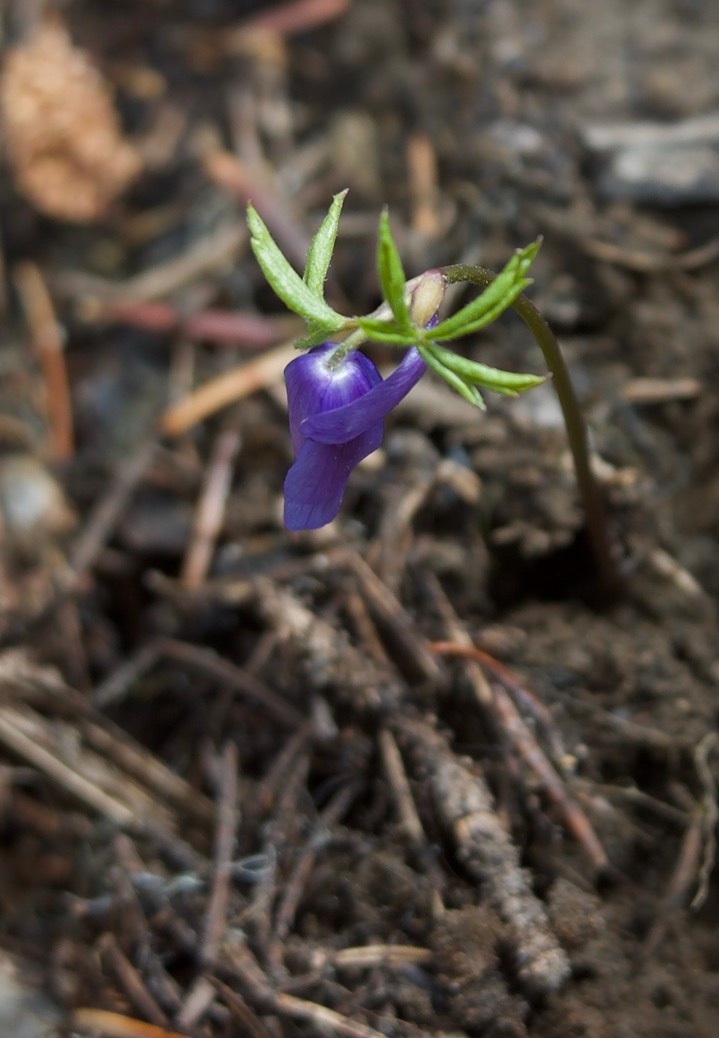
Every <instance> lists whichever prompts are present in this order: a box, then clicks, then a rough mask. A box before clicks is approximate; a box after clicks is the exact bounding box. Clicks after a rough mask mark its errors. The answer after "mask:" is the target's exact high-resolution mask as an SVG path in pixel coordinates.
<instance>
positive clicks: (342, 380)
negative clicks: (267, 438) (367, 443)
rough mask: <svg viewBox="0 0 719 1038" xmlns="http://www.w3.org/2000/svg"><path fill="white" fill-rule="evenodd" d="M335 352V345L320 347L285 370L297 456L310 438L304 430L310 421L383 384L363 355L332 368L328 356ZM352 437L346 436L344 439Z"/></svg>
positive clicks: (293, 442)
mask: <svg viewBox="0 0 719 1038" xmlns="http://www.w3.org/2000/svg"><path fill="white" fill-rule="evenodd" d="M335 349H336V345H335V344H333V343H326V344H324V345H323V346H316V347H315V348H314V349H312V350H310V351H309V353H305V354H303V355H302V356H300V357H297V358H296V359H295V360H293V361H291V362H290V363H289V364H288V365H287V367H286V368H285V385H286V387H287V407H288V412H289V420H290V435H291V437H292V446H293V447H294V449H295V453H297V452H298V451H299V450H300V448H301V447H302V444H303V443H304V441H305V438H306V437H305V434H304V430H303V429H302V428H301V426H302V422H303V421H304V420H305V419H306V418H308V417H311V416H312V415H316V414H321V413H322V412H323V411H330V410H334V409H336V408H340V407H342V406H343V405H345V404H348V403H350V402H351V401H353V400H356V399H358V397H363V396H364V395H366V394H367V392H368V391H369V390H370V389H372V387H373V386H375V385H377V384H378V383H379V382H381V381H382V379H381V376H380V374H379V372H378V371H377V368H376V367H375V366H374V364H373V363H372V361H371V360H370V359H369V357H365V355H364V354H363V353H352V354H350V355H349V356H348V357H346V358H345V359H344V360H343V361H342V363H341V364H340V366H339V367H337V368H330V367H328V365H327V358H328V355H329V354H331V353H333V352H334V350H335ZM353 435H356V434H353ZM351 438H352V436H345V437H344V438H343V440H347V439H351Z"/></svg>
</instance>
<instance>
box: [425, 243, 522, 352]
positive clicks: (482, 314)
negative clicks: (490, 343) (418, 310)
mask: <svg viewBox="0 0 719 1038" xmlns="http://www.w3.org/2000/svg"><path fill="white" fill-rule="evenodd" d="M541 244H542V239H541V238H538V239H537V240H536V241H534V242H532V243H531V245H527V246H526V248H524V249H517V251H516V252H515V253H514V255H513V256H512V258H511V259H510V261H509V263H507V265H506V266H505V268H504V269H503V270H502V271H501V272H500V273H499V274H498V275H497V276H496V278H495V279H494V281H493V282H492V283H491V284H490V285H488V286H487V288H485V290H484V292H482V294H481V295H480V296H478V297H477V298H476V299H473V300H472V302H471V303H467V305H466V306H463V307H462V309H461V310H458V311H457V313H456V314H452V316H451V317H448V318H446V320H444V321H440V323H439V324H438V325H436V326H435V327H434V328H431V329H429V330H428V332H427V338H429V339H457V338H459V337H460V336H462V335H470V334H471V333H472V332H476V331H479V329H480V328H484V327H485V326H486V325H488V324H491V323H492V321H496V319H497V318H498V317H499V316H500V315H501V314H502V313H504V311H505V310H506V309H507V308H508V307H510V306H511V305H512V303H513V302H514V300H515V299H516V298H517V296H518V295H520V293H521V292H523V291H524V289H525V288H526V287H527V285H531V283H532V281H531V278H527V277H525V274H526V272H527V271H528V270H529V267H530V265H531V264H532V261H533V260H534V258H535V257H536V255H537V253H538V252H539V249H540V246H541Z"/></svg>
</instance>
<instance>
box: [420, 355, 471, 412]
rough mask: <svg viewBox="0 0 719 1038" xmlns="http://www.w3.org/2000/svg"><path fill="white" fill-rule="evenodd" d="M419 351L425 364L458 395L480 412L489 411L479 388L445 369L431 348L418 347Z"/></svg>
mask: <svg viewBox="0 0 719 1038" xmlns="http://www.w3.org/2000/svg"><path fill="white" fill-rule="evenodd" d="M417 350H418V351H419V355H420V357H421V358H422V360H423V361H424V362H425V364H426V365H427V366H428V367H430V368H431V369H432V370H433V371H434V372H436V374H437V375H439V377H440V378H443V379H444V381H445V382H446V383H447V384H448V385H449V386H451V388H452V389H454V391H455V392H456V393H459V395H460V396H462V397H464V399H465V400H466V401H467V403H468V404H471V405H472V407H477V408H479V410H480V411H486V410H487V405H486V404H485V402H484V400H482V397H481V395H480V393H479V390H478V389H477V387H476V386H473V385H472V384H471V383H470V382H466V381H465V380H464V379H463V378H462V377H461V376H460V375H457V374H456V373H455V372H454V371H451V370H450V369H449V368H448V367H445V365H444V364H443V363H442V361H441V360H439V358H438V357H436V356H435V355H434V353H433V352H432V349H431V347H430V348H427V347H425V346H418V347H417Z"/></svg>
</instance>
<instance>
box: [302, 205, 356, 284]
mask: <svg viewBox="0 0 719 1038" xmlns="http://www.w3.org/2000/svg"><path fill="white" fill-rule="evenodd" d="M347 190H348V189H347V188H345V189H344V191H340V192H339V194H337V195H335V196H334V198H333V199H332V205H331V206H330V208H329V212H328V213H327V216H325V218H324V220H323V221H322V223H321V225H320V228H319V230H318V231H317V233H316V234H315V236H314V238H313V239H312V242H311V243H310V247H309V249H308V252H307V259H306V260H305V271H304V274H303V275H302V280H303V281H304V283H305V284H306V285H307V287H308V288H309V290H310V292H312V294H313V295H315V296H316V297H317V298H318V299H321V300H324V297H325V278H326V277H327V271H328V270H329V267H330V262H331V261H332V253H333V252H334V248H335V241H336V240H337V228H338V227H339V222H340V215H341V213H342V206H343V205H344V200H345V198H346V197H347Z"/></svg>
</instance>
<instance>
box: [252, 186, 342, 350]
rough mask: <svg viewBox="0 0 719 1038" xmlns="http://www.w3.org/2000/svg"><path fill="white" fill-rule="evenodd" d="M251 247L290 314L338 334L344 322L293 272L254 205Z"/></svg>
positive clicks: (270, 283) (340, 316) (271, 285)
mask: <svg viewBox="0 0 719 1038" xmlns="http://www.w3.org/2000/svg"><path fill="white" fill-rule="evenodd" d="M247 224H248V226H249V228H250V245H251V246H252V251H253V252H254V254H255V257H256V259H257V262H258V263H259V265H260V267H261V268H262V272H263V274H264V275H265V277H266V278H267V281H268V283H269V285H270V287H271V288H272V289H273V290H274V292H275V293H276V295H278V296H279V298H280V299H281V300H282V302H283V303H284V304H285V306H286V307H287V308H288V309H289V310H292V312H293V313H296V314H299V316H300V317H303V318H304V319H305V320H306V321H307V322H308V323H309V324H312V325H316V326H323V327H325V328H327V329H328V331H339V329H340V328H342V327H343V325H344V323H345V318H344V317H343V316H342V315H341V314H338V313H337V312H336V311H335V310H333V309H332V307H330V306H327V304H326V303H324V302H323V301H322V300H321V299H318V298H317V296H315V295H314V293H313V292H312V291H311V290H310V289H309V288H308V286H307V285H306V284H305V283H304V281H303V280H302V278H301V277H300V276H299V274H298V273H297V271H296V270H294V268H293V267H292V266H290V264H289V263H288V261H287V260H286V259H285V257H284V256H283V255H282V253H281V251H280V249H279V248H278V246H277V244H276V243H275V241H274V239H273V238H272V235H271V234H270V232H269V230H268V228H267V225H266V224H265V222H264V220H263V219H262V217H261V216H260V215H259V213H258V212H257V210H256V209H255V208H254V206H253V205H251V204H250V205H248V207H247Z"/></svg>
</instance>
